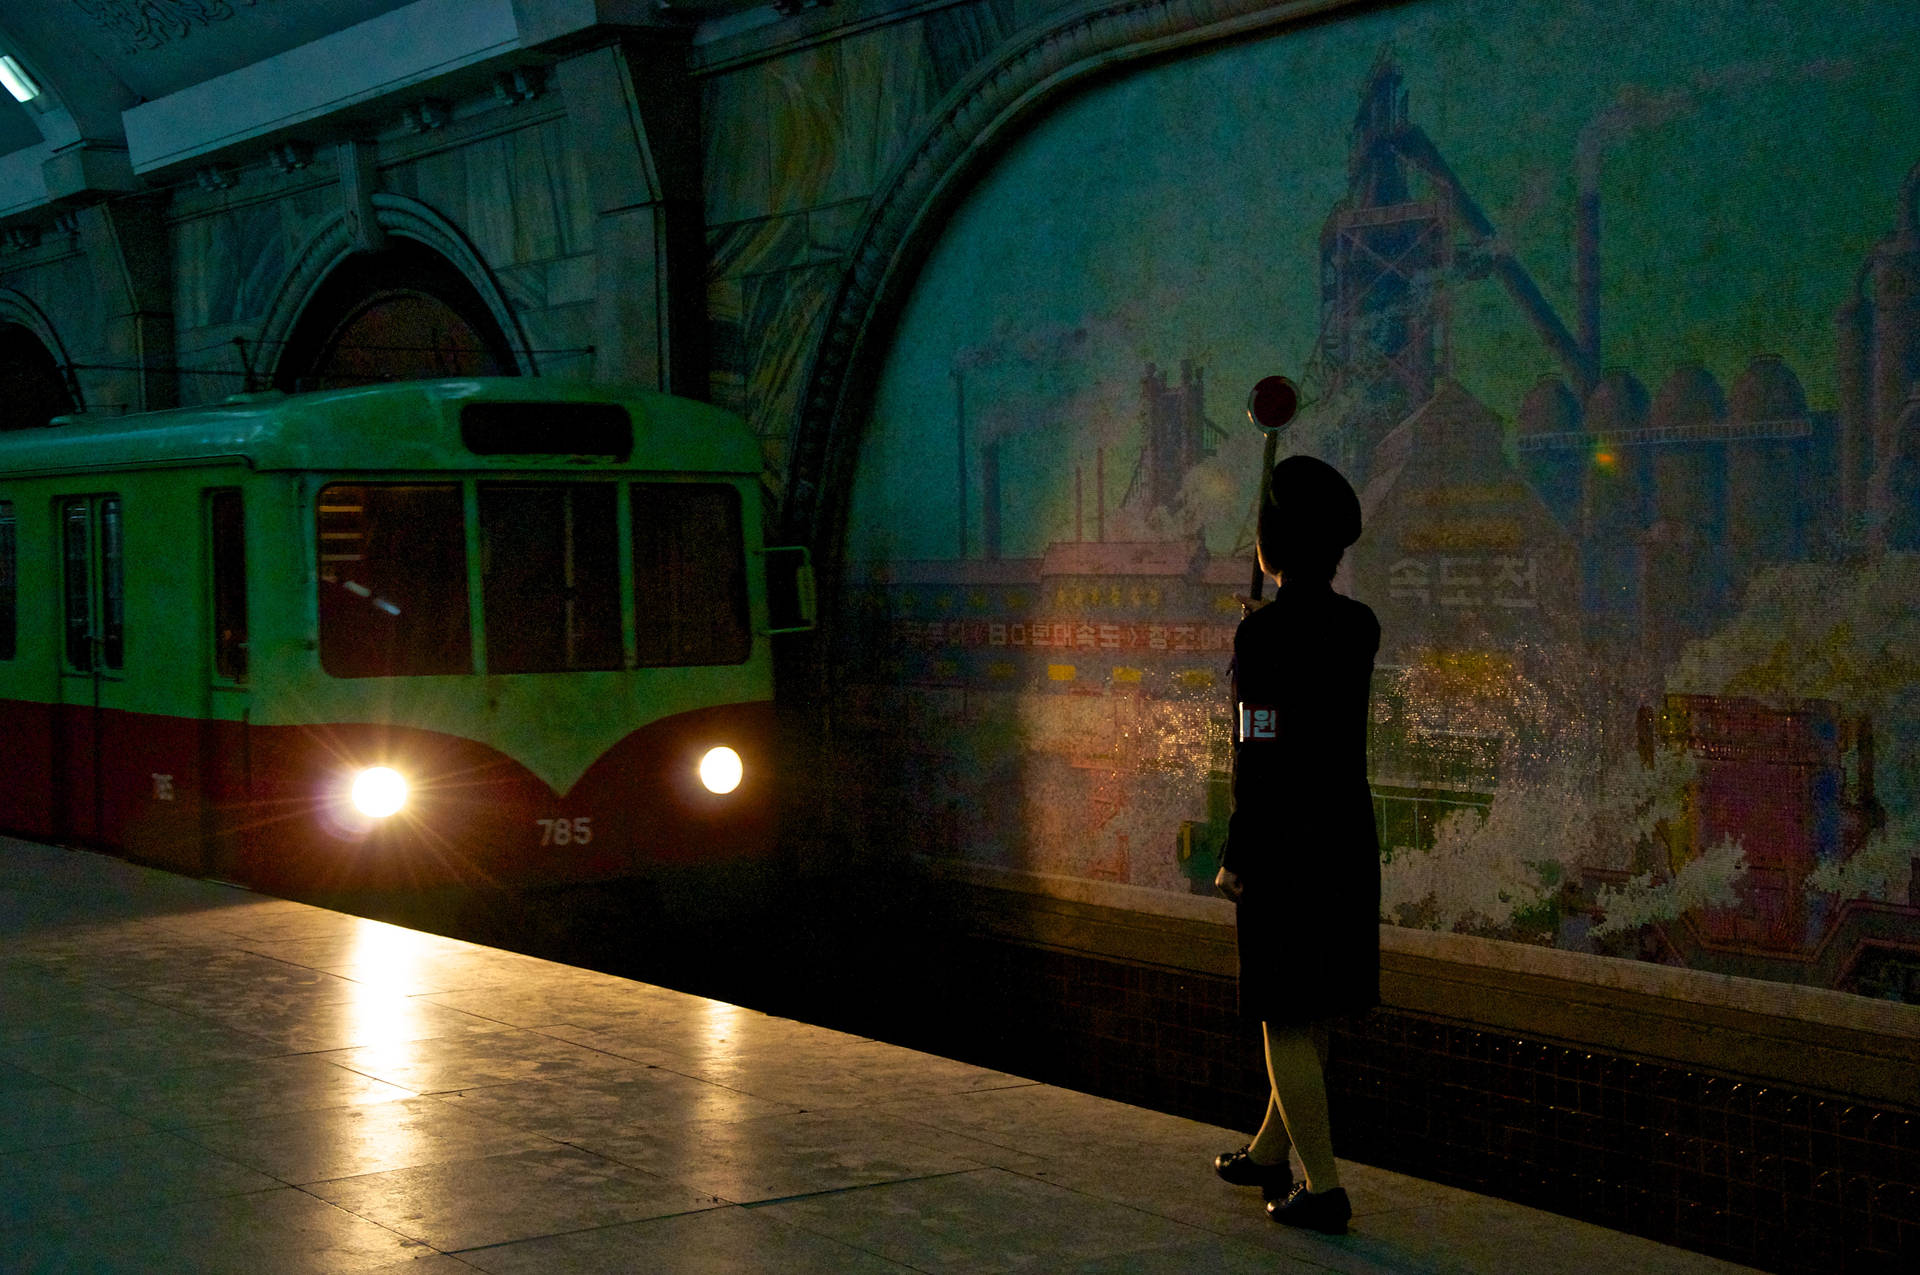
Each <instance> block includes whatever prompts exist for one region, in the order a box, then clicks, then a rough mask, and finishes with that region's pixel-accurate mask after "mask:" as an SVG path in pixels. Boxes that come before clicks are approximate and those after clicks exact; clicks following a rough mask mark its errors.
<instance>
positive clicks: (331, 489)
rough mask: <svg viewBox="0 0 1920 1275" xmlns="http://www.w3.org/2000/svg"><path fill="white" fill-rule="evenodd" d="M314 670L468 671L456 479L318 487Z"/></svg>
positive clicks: (362, 673)
mask: <svg viewBox="0 0 1920 1275" xmlns="http://www.w3.org/2000/svg"><path fill="white" fill-rule="evenodd" d="M316 521H317V527H318V533H319V539H318V544H319V558H320V561H319V570H318V576H319V581H320V599H319V603H320V667H322V668H323V669H325V670H326V671H327V672H329V673H331V674H333V675H334V676H335V677H405V676H413V675H425V674H435V673H469V672H472V671H473V638H472V634H471V632H470V630H469V628H468V625H469V618H468V603H467V539H466V521H465V518H464V515H463V511H462V507H461V496H460V488H459V486H458V485H457V484H454V483H333V484H330V485H328V486H326V487H323V488H321V489H320V496H319V501H318V507H317V510H316Z"/></svg>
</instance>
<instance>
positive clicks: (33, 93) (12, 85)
mask: <svg viewBox="0 0 1920 1275" xmlns="http://www.w3.org/2000/svg"><path fill="white" fill-rule="evenodd" d="M0 84H4V85H6V86H7V92H9V93H11V94H13V100H14V101H16V102H31V101H32V100H33V99H34V98H36V97H39V96H40V86H39V85H38V84H35V83H34V82H33V77H32V76H31V75H28V74H27V72H26V70H25V68H23V67H22V66H21V65H20V64H19V63H18V62H16V61H14V60H13V59H12V58H11V57H9V56H8V55H6V54H4V53H0Z"/></svg>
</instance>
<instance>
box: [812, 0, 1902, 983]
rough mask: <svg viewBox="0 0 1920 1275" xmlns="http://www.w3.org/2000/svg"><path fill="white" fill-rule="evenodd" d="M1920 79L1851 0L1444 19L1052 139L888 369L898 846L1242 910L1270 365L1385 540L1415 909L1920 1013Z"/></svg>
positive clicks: (854, 629) (1354, 580)
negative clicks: (1231, 851)
mask: <svg viewBox="0 0 1920 1275" xmlns="http://www.w3.org/2000/svg"><path fill="white" fill-rule="evenodd" d="M1622 25H1631V26H1632V27H1633V28H1634V30H1635V31H1636V38H1635V41H1634V43H1633V45H1632V49H1631V52H1630V53H1622V51H1621V46H1616V45H1606V46H1601V45H1596V44H1595V43H1594V42H1593V41H1591V40H1589V39H1586V38H1584V33H1589V32H1591V31H1596V30H1612V29H1619V28H1620V27H1621V26H1622ZM1916 52H1920V15H1907V16H1903V17H1900V18H1897V19H1889V18H1888V17H1887V16H1886V15H1885V14H1884V13H1882V12H1880V11H1878V10H1872V11H1870V10H1868V9H1867V8H1859V9H1853V8H1848V9H1844V10H1835V9H1834V8H1833V7H1832V6H1830V5H1824V4H1820V3H1816V2H1815V0H1766V2H1765V3H1760V4H1744V3H1733V0H1715V2H1713V3H1708V4H1705V5H1703V6H1690V7H1689V9H1688V12H1687V13H1686V15H1684V16H1681V15H1678V14H1677V13H1676V14H1672V15H1669V14H1665V13H1664V11H1653V10H1647V9H1646V8H1645V7H1644V6H1636V5H1631V4H1628V3H1626V0H1563V2H1562V3H1558V4H1556V5H1553V6H1549V7H1546V8H1544V9H1542V8H1537V7H1536V8H1531V9H1529V10H1527V11H1526V12H1525V13H1524V14H1522V13H1520V12H1518V11H1515V10H1513V8H1512V7H1511V6H1508V5H1505V4H1502V3H1498V2H1497V0H1430V2H1429V3H1424V4H1415V5H1403V6H1395V7H1393V8H1392V9H1390V10H1385V11H1372V12H1367V13H1362V14H1358V15H1356V16H1353V17H1351V18H1346V19H1343V20H1342V21H1340V22H1337V23H1330V24H1324V25H1317V26H1312V27H1306V28H1300V29H1296V30H1292V31H1286V32H1282V33H1279V34H1276V35H1274V36H1272V37H1270V38H1268V39H1265V40H1261V41H1256V42H1247V43H1243V44H1238V45H1234V46H1231V47H1223V48H1219V49H1216V50H1213V51H1209V52H1204V53H1200V54H1196V55H1193V56H1189V57H1186V58H1183V59H1181V60H1178V61H1173V62H1166V63H1161V64H1157V65H1154V66H1152V67H1150V68H1149V69H1146V70H1142V71H1138V72H1136V73H1133V74H1130V75H1127V76H1124V77H1122V78H1119V79H1117V80H1112V81H1109V82H1106V83H1104V84H1102V85H1100V86H1098V87H1096V88H1093V89H1091V90H1090V91H1088V92H1087V93H1086V94H1084V95H1082V96H1080V97H1077V98H1074V99H1071V100H1069V101H1067V102H1066V103H1065V104H1064V105H1061V106H1059V107H1058V108H1057V109H1055V110H1053V111H1052V113H1051V114H1050V115H1048V116H1047V117H1046V118H1044V119H1042V120H1041V121H1040V122H1039V123H1037V124H1035V125H1034V126H1033V127H1032V129H1031V131H1030V132H1028V133H1026V134H1025V135H1023V136H1022V137H1021V138H1020V140H1018V141H1017V142H1015V143H1014V144H1013V145H1012V147H1011V149H1010V150H1009V151H1008V152H1007V153H1006V155H1005V156H1004V157H1003V158H1002V159H1001V160H1000V162H999V163H998V165H997V166H996V167H995V168H994V169H993V170H992V171H991V172H990V173H989V174H988V175H987V176H986V177H985V178H984V179H983V180H982V181H981V182H980V183H979V185H978V186H977V187H976V188H975V189H974V190H973V191H972V193H971V194H970V195H969V197H968V198H967V199H966V200H965V201H964V202H963V203H962V204H961V205H960V206H959V207H958V208H957V209H956V210H955V212H954V213H953V215H952V217H951V218H950V220H949V222H948V223H947V226H946V228H945V231H944V233H943V235H942V237H941V239H940V241H939V242H938V243H937V244H936V245H935V247H934V249H933V251H932V253H931V255H930V257H929V259H928V260H927V263H926V265H925V266H924V268H923V269H922V270H921V273H920V275H919V277H918V280H917V282H916V284H915V286H914V288H913V289H912V291H911V293H910V294H909V295H908V296H907V298H906V299H905V302H904V306H903V309H902V312H901V317H900V319H899V323H898V327H897V329H896V330H895V333H894V336H893V340H892V345H891V347H890V350H891V352H890V354H889V356H888V360H887V363H886V365H885V368H884V370H883V372H882V374H881V376H880V377H879V380H878V384H877V385H876V386H875V387H874V390H873V393H872V401H873V419H872V425H871V428H870V431H869V433H868V434H867V436H866V442H865V446H864V449H863V451H862V453H861V457H860V461H859V473H858V478H857V481H856V484H855V488H854V497H853V505H852V516H851V525H850V527H849V531H848V535H847V542H846V561H847V567H846V571H845V574H844V590H845V594H844V596H845V598H846V600H847V603H848V605H849V608H850V612H851V614H852V616H853V617H854V618H853V621H852V622H851V623H850V624H849V625H848V626H847V631H846V633H845V635H844V637H845V641H844V645H843V649H842V650H841V651H840V652H839V653H838V657H837V661H836V667H837V669H838V670H839V678H840V682H841V687H842V690H843V692H844V694H843V695H841V696H840V697H839V699H838V701H837V702H839V703H841V704H842V705H843V706H844V712H843V715H842V717H841V720H842V721H843V722H844V723H845V724H846V726H847V727H848V729H849V730H850V731H851V732H852V736H853V738H854V739H855V740H856V741H857V742H856V745H855V747H856V749H857V751H858V752H859V754H860V755H861V756H862V757H864V758H867V759H869V761H870V762H871V764H870V765H869V766H867V767H865V768H864V772H863V776H864V777H863V780H862V782H863V783H865V784H866V785H867V791H866V792H865V794H864V798H865V800H864V803H863V804H864V805H865V807H866V808H867V809H870V810H873V811H875V812H876V819H878V820H879V821H880V824H877V825H876V828H875V835H876V836H888V835H891V834H889V833H888V832H887V831H886V828H885V827H882V826H881V825H890V826H891V827H892V828H894V829H898V828H899V827H901V826H911V827H914V828H916V829H920V830H922V832H921V833H920V835H919V839H918V840H917V841H916V843H915V845H914V846H913V847H912V848H914V849H918V850H920V851H922V852H925V853H928V854H931V855H934V856H937V857H938V856H946V857H951V858H953V859H956V860H959V861H962V862H969V863H977V864H997V865H1001V866H1006V867H1013V868H1019V869H1023V870H1026V871H1029V872H1035V873H1041V874H1054V875H1059V876H1065V877H1074V878H1081V879H1090V880H1104V881H1112V882H1119V883H1125V884H1128V885H1134V886H1147V887H1150V888H1154V889H1160V890H1170V891H1182V890H1195V891H1201V892H1204V891H1206V890H1207V889H1208V888H1209V887H1208V884H1207V883H1208V882H1210V880H1211V877H1212V875H1213V865H1214V863H1215V858H1214V856H1215V854H1216V852H1217V849H1218V846H1219V839H1220V836H1221V835H1222V831H1223V828H1224V823H1225V815H1226V790H1227V774H1226V766H1227V757H1228V752H1229V747H1228V740H1229V735H1228V722H1227V704H1226V698H1227V692H1226V689H1225V687H1226V676H1227V669H1226V662H1227V651H1228V650H1229V649H1230V642H1231V635H1232V630H1233V627H1234V625H1235V623H1236V622H1237V620H1238V619H1239V616H1240V611H1241V603H1240V597H1241V595H1244V594H1245V592H1246V590H1247V585H1248V580H1249V576H1250V566H1249V562H1250V559H1249V550H1250V542H1251V531H1252V513H1253V504H1254V498H1255V494H1256V491H1257V486H1256V484H1257V481H1258V465H1259V440H1258V437H1257V435H1255V434H1254V433H1253V431H1252V430H1251V429H1250V428H1248V427H1247V426H1246V425H1245V424H1243V423H1241V422H1240V419H1239V417H1240V413H1239V410H1238V398H1239V396H1240V395H1242V394H1244V392H1245V390H1246V388H1247V387H1248V386H1250V385H1251V384H1252V383H1253V381H1254V380H1255V379H1257V378H1258V377H1259V376H1261V375H1264V374H1267V373H1270V372H1285V373H1288V374H1289V375H1292V376H1294V377H1295V378H1296V379H1298V380H1300V381H1301V382H1302V385H1303V388H1304V389H1305V391H1306V396H1307V399H1308V400H1309V403H1308V406H1307V408H1306V409H1305V411H1304V412H1303V415H1302V418H1301V421H1300V422H1299V423H1298V424H1297V425H1296V426H1295V427H1294V429H1293V432H1292V433H1291V434H1290V435H1289V436H1288V438H1287V440H1286V444H1287V447H1288V448H1289V449H1290V450H1295V451H1304V452H1308V453H1311V454H1316V455H1320V456H1322V457H1324V458H1326V459H1328V460H1330V461H1332V462H1333V463H1335V464H1337V465H1339V466H1340V467H1341V468H1342V469H1343V470H1344V471H1345V472H1346V473H1347V474H1348V475H1349V477H1350V478H1351V479H1352V480H1353V481H1354V484H1355V486H1356V488H1357V489H1358V490H1359V491H1360V493H1361V500H1362V504H1363V507H1364V510H1365V514H1366V520H1367V531H1366V533H1365V534H1364V535H1363V537H1362V539H1361V540H1360V542H1359V543H1358V544H1357V545H1356V546H1355V547H1354V549H1353V550H1352V551H1351V553H1350V554H1349V555H1348V558H1347V560H1346V562H1345V563H1344V565H1343V567H1342V574H1341V577H1340V580H1339V581H1338V582H1337V583H1338V586H1339V587H1341V588H1342V589H1343V590H1345V591H1347V592H1350V593H1352V594H1353V595H1354V596H1357V597H1359V598H1360V599H1361V600H1363V601H1365V602H1367V603H1369V604H1370V605H1371V606H1372V607H1373V608H1374V609H1375V611H1376V612H1377V613H1378V614H1379V616H1380V619H1381V623H1382V627H1383V632H1384V642H1383V647H1382V651H1381V657H1380V662H1379V667H1378V673H1377V678H1376V685H1375V690H1374V697H1373V711H1374V722H1373V726H1372V732H1371V746H1370V762H1371V775H1372V783H1373V789H1374V796H1375V803H1376V814H1377V816H1378V820H1379V825H1380V830H1381V854H1382V857H1383V861H1384V868H1385V877H1386V882H1387V887H1386V897H1385V899H1384V901H1383V911H1384V915H1383V919H1384V920H1386V921H1389V922H1393V923H1397V924H1401V925H1409V926H1418V927H1426V928H1439V929H1447V930H1458V931H1465V932H1472V933H1478V934H1485V935H1491V936H1495V937H1501V938H1507V939H1511V940H1516V941H1521V942H1530V943H1537V944H1544V945H1552V946H1556V947H1560V948H1563V949H1568V950H1575V951H1584V952H1594V953H1601V954H1607V955H1616V956H1628V957H1640V958H1644V959H1649V960H1657V961H1662V962H1667V963H1674V964H1685V965H1690V966H1694V967H1696V968H1702V969H1711V970H1717V971H1722V972H1728V973H1736V974H1743V975H1747V976H1752V977H1761V978H1770V979H1778V980H1785V981H1791V982H1801V983H1811V984H1816V985H1820V986H1826V987H1834V988H1841V989H1845V990H1849V991H1853V992H1857V993H1860V994H1864V995H1871V996H1878V997H1891V998H1894V999H1905V1000H1909V1001H1920V629H1917V628H1915V625H1914V621H1913V620H1912V618H1911V617H1912V616H1914V615H1915V614H1920V566H1916V564H1920V530H1916V528H1920V514H1915V513H1914V511H1915V510H1916V509H1920V424H1916V421H1920V410H1916V409H1915V408H1914V406H1913V404H1914V403H1915V402H1920V396H1916V389H1917V386H1916V381H1920V305H1916V304H1915V303H1914V302H1913V300H1912V298H1913V297H1914V296H1915V295H1916V291H1915V289H1914V288H1913V287H1911V286H1908V285H1909V281H1910V280H1913V279H1920V177H1916V176H1914V175H1913V174H1912V173H1910V170H1914V171H1915V172H1920V170H1916V169H1915V168H1914V166H1915V162H1916V160H1920V152H1916V151H1914V150H1913V146H1912V141H1911V138H1912V137H1913V136H1916V135H1920V134H1917V133H1916V127H1917V126H1920V105H1916V104H1915V103H1914V102H1912V101H1909V100H1908V99H1907V98H1905V97H1901V96H1899V95H1897V94H1895V93H1893V92H1891V90H1889V89H1887V88H1886V87H1885V86H1886V85H1888V84H1892V83H1896V82H1898V80H1899V68H1901V67H1902V66H1904V65H1906V63H1907V62H1908V61H1909V60H1910V59H1911V58H1912V56H1913V55H1914V54H1915V53H1916ZM1199 120H1204V121H1206V126H1205V127H1204V128H1199V129H1196V128H1195V127H1193V126H1192V125H1193V121H1199ZM903 810H906V811H911V812H912V817H911V818H910V819H903V818H902V816H901V814H900V812H901V811H903Z"/></svg>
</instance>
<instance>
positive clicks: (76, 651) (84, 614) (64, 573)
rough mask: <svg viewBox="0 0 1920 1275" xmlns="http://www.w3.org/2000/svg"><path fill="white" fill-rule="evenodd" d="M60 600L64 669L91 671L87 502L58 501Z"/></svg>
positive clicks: (90, 516)
mask: <svg viewBox="0 0 1920 1275" xmlns="http://www.w3.org/2000/svg"><path fill="white" fill-rule="evenodd" d="M60 559H61V585H62V590H61V592H62V597H63V598H64V599H65V602H66V621H67V633H66V637H67V667H68V668H73V669H79V670H80V671H82V672H92V671H93V581H92V578H91V574H90V573H91V570H92V565H93V510H92V509H91V507H90V506H89V504H88V502H87V501H84V500H64V501H61V502H60Z"/></svg>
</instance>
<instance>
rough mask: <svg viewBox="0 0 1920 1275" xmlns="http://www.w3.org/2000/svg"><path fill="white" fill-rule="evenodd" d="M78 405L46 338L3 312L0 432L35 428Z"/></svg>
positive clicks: (0, 322)
mask: <svg viewBox="0 0 1920 1275" xmlns="http://www.w3.org/2000/svg"><path fill="white" fill-rule="evenodd" d="M79 406H80V404H79V402H78V400H77V398H76V396H75V395H74V392H73V385H72V382H71V381H70V380H69V377H68V373H67V370H66V368H65V366H64V364H63V361H62V360H61V359H60V358H59V356H58V355H57V354H56V353H55V352H54V348H53V347H52V346H50V345H49V343H48V340H47V338H46V337H44V336H42V334H41V333H39V332H37V331H35V330H34V328H33V327H29V326H27V324H25V323H21V322H16V321H14V319H13V316H11V315H10V314H9V313H8V311H7V309H0V430H10V429H32V428H33V427H35V426H38V425H45V424H46V423H47V422H48V421H49V420H51V419H53V418H54V417H56V416H59V415H62V414H63V413H66V412H71V411H75V410H77V409H78V408H79Z"/></svg>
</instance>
